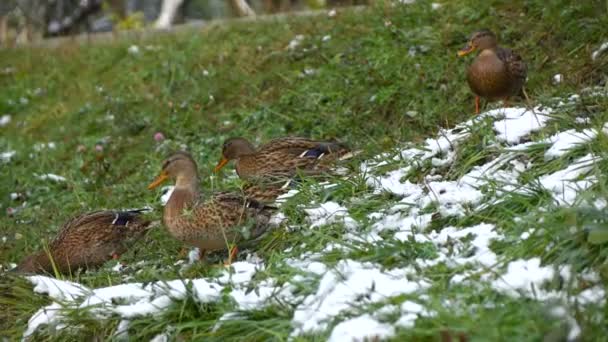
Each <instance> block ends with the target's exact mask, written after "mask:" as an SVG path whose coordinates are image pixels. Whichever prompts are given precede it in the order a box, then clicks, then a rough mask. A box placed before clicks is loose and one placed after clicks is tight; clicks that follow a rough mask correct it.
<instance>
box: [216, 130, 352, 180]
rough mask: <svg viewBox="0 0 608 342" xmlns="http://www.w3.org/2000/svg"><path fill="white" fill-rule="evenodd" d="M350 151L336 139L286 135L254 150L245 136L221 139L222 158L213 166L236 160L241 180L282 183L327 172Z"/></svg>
mask: <svg viewBox="0 0 608 342" xmlns="http://www.w3.org/2000/svg"><path fill="white" fill-rule="evenodd" d="M347 154H349V149H348V148H347V147H346V146H344V145H343V144H340V143H336V142H325V141H316V140H311V139H306V138H298V137H286V138H278V139H274V140H271V141H269V142H268V143H266V144H265V145H263V146H261V147H260V148H259V149H256V148H255V147H254V146H253V145H252V144H251V143H250V142H249V141H247V140H246V139H244V138H231V139H228V140H226V141H225V142H224V146H223V149H222V160H221V161H220V162H219V163H218V164H217V166H216V167H215V171H216V172H217V171H219V170H220V169H221V168H222V167H223V166H224V165H226V163H228V162H229V161H230V160H235V161H236V163H235V166H236V172H237V174H238V175H239V177H241V178H242V179H246V180H259V179H260V178H264V179H265V180H268V179H272V178H274V179H273V181H276V182H281V181H285V180H286V179H288V178H290V177H293V176H294V175H295V174H296V173H298V172H301V173H303V174H306V175H311V174H318V173H323V172H327V171H328V170H329V169H330V168H331V166H332V165H333V163H334V162H335V161H336V160H338V159H340V158H344V157H345V156H346V155H347Z"/></svg>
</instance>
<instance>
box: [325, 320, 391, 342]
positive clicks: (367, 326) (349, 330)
mask: <svg viewBox="0 0 608 342" xmlns="http://www.w3.org/2000/svg"><path fill="white" fill-rule="evenodd" d="M393 335H395V328H394V327H393V326H392V325H390V324H385V323H380V322H378V321H377V320H375V319H374V318H373V317H372V316H370V315H369V314H365V315H362V316H359V317H356V318H352V319H349V320H347V321H344V322H342V323H340V324H338V325H336V327H335V328H334V330H333V331H332V333H331V336H330V337H329V341H330V342H342V341H367V340H369V341H376V340H382V339H387V338H390V337H392V336H393Z"/></svg>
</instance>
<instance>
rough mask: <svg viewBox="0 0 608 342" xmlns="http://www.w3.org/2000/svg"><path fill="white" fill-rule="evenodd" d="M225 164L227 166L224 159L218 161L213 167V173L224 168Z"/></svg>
mask: <svg viewBox="0 0 608 342" xmlns="http://www.w3.org/2000/svg"><path fill="white" fill-rule="evenodd" d="M226 164H228V159H226V157H222V160H220V161H219V163H217V165H215V167H214V168H213V172H215V173H217V172H218V171H219V170H221V169H222V168H223V167H224V166H226Z"/></svg>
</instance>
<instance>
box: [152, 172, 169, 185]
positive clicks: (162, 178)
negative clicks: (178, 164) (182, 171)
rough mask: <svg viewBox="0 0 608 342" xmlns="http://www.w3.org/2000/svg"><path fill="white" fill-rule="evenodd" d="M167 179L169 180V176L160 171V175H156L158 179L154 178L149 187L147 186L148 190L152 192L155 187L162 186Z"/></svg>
mask: <svg viewBox="0 0 608 342" xmlns="http://www.w3.org/2000/svg"><path fill="white" fill-rule="evenodd" d="M167 179H169V174H168V173H167V171H161V172H160V175H158V177H156V179H155V180H154V181H153V182H152V183H150V185H148V190H152V189H154V188H156V187H157V186H159V185H161V184H163V183H164V182H165V181H166V180H167Z"/></svg>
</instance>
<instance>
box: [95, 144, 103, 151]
mask: <svg viewBox="0 0 608 342" xmlns="http://www.w3.org/2000/svg"><path fill="white" fill-rule="evenodd" d="M95 151H97V152H103V145H100V144H97V145H95Z"/></svg>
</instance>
